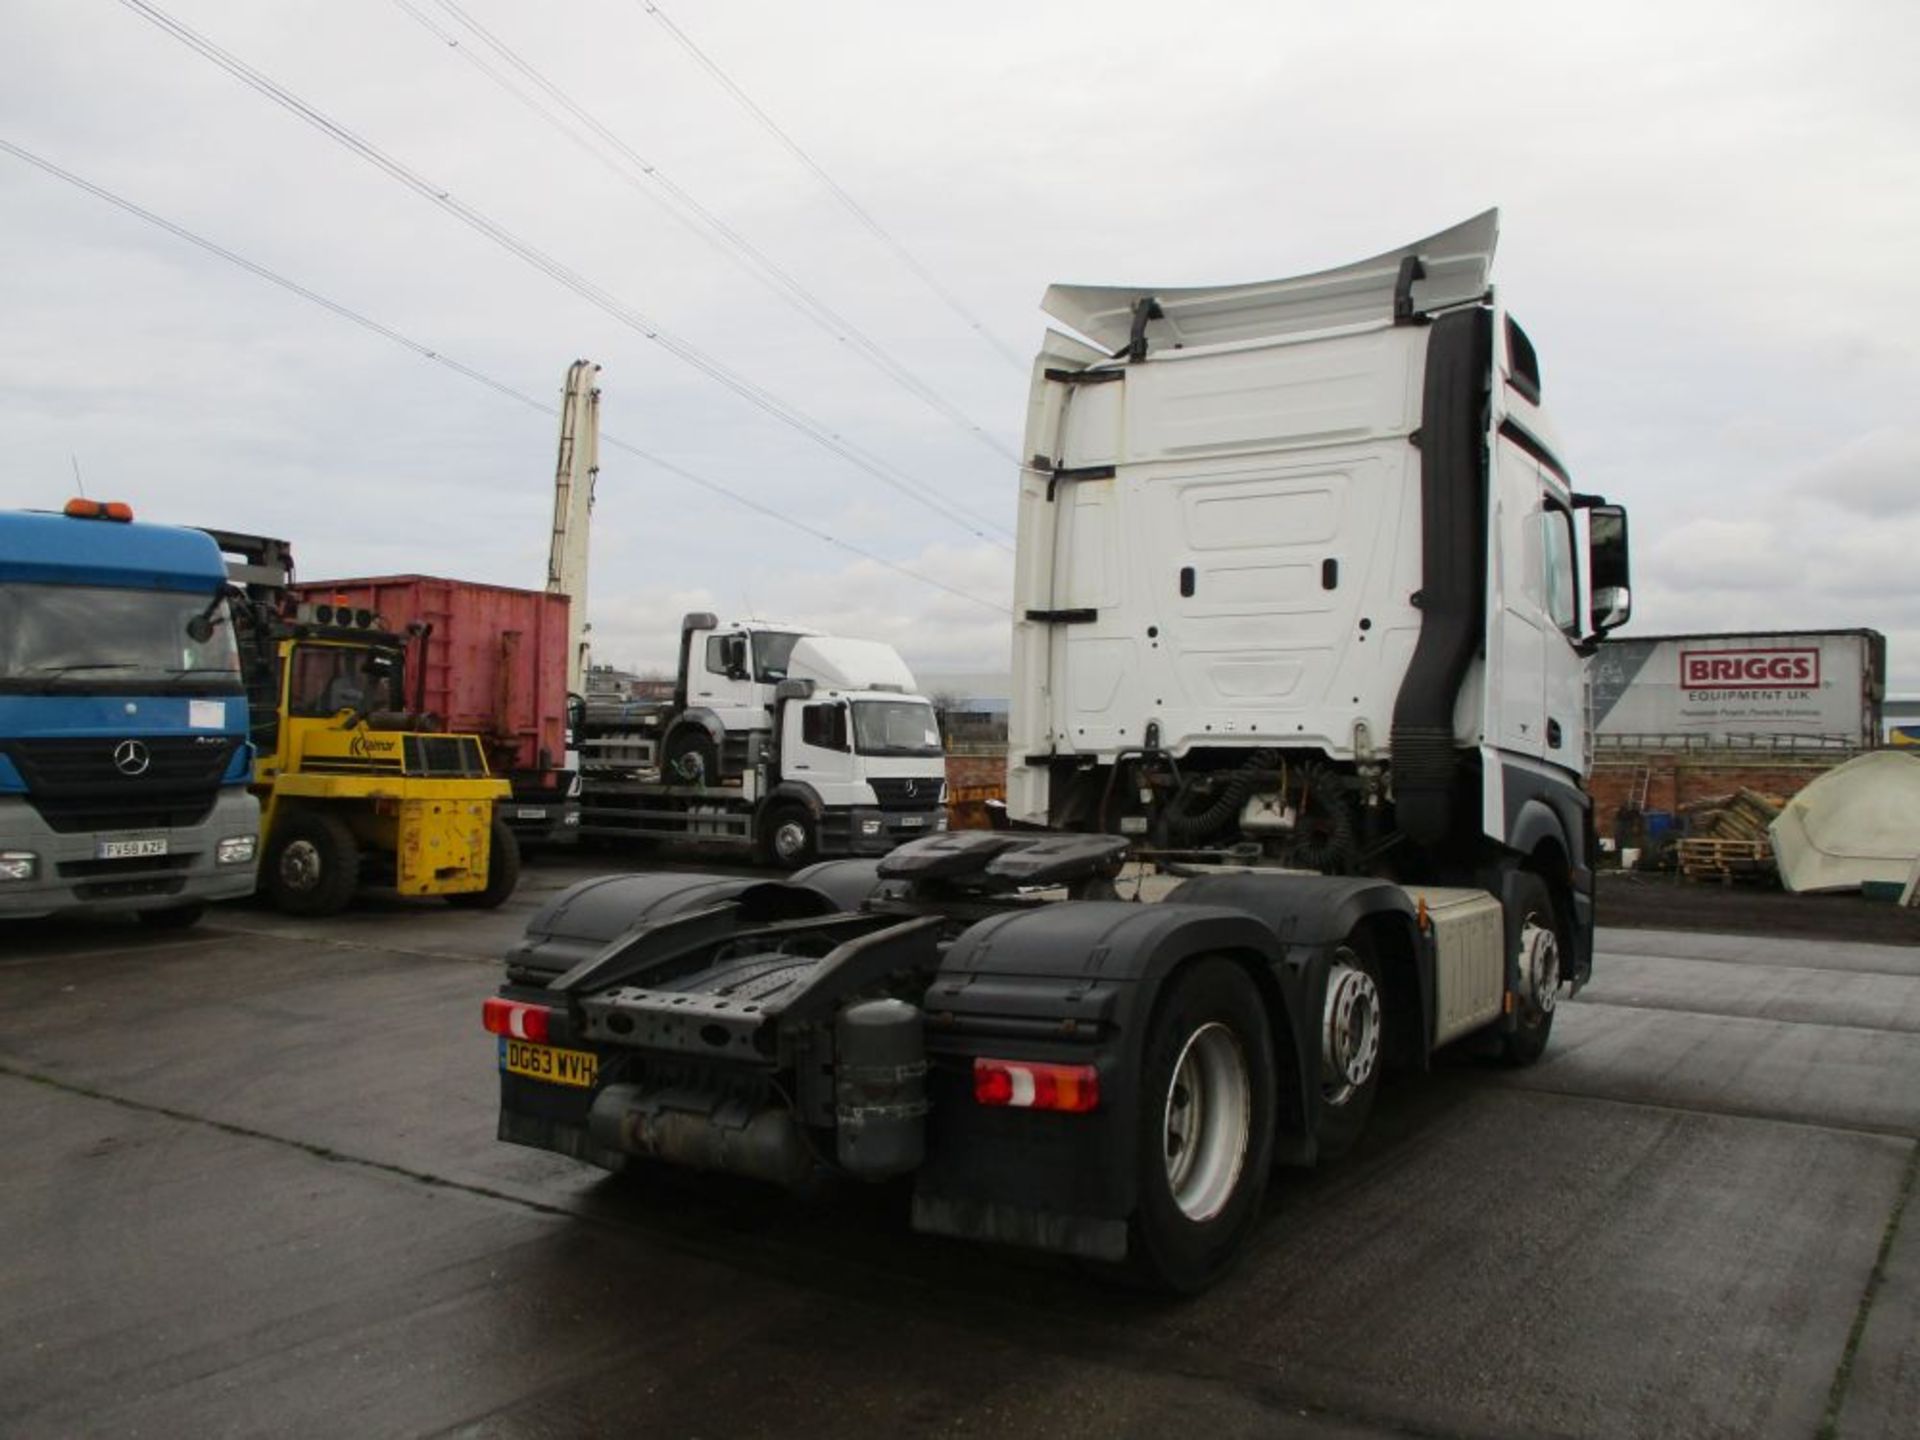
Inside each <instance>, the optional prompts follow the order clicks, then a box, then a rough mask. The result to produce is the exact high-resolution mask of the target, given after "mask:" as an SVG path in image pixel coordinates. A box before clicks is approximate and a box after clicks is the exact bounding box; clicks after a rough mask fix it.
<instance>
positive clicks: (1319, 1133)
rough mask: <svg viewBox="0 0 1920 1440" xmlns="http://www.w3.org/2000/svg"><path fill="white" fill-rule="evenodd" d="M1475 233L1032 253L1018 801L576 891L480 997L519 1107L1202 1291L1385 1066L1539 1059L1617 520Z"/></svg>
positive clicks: (1583, 890) (1623, 553)
mask: <svg viewBox="0 0 1920 1440" xmlns="http://www.w3.org/2000/svg"><path fill="white" fill-rule="evenodd" d="M1494 237H1495V216H1494V215H1493V214H1492V213H1488V214H1486V215H1482V216H1479V217H1477V218H1476V219H1474V220H1471V221H1468V222H1467V223H1465V224H1463V225H1460V226H1457V227H1455V228H1454V229H1452V230H1449V231H1446V232H1444V233H1442V234H1440V235H1436V236H1433V237H1432V238H1430V239H1427V240H1423V241H1420V242H1417V243H1416V244H1413V245H1409V246H1406V247H1404V248H1402V249H1399V250H1395V251H1391V252H1389V253H1387V254H1385V255H1382V256H1378V257H1376V258H1374V259H1372V260H1368V261H1363V262H1361V263H1359V264H1355V265H1349V266H1346V267H1344V268H1341V269H1337V270H1333V271H1328V272H1325V273H1322V274H1318V275H1310V276H1306V277H1304V278H1300V279H1294V280H1284V281H1275V282H1271V283H1266V284H1257V285H1237V286H1226V287H1218V288H1208V289H1198V290H1169V289H1152V288H1124V289H1088V288H1081V287H1071V288H1055V289H1054V290H1052V291H1050V292H1049V293H1048V297H1047V301H1046V305H1047V309H1048V310H1049V311H1050V312H1051V313H1052V314H1054V315H1055V316H1056V317H1058V318H1060V319H1062V320H1063V321H1065V322H1066V323H1068V324H1070V325H1072V326H1073V327H1074V328H1075V329H1076V330H1078V331H1079V332H1080V334H1081V335H1082V336H1084V337H1086V338H1085V340H1080V339H1074V338H1071V337H1068V336H1066V335H1062V334H1050V335H1049V336H1048V338H1047V341H1046V344H1045V346H1044V348H1043V350H1042V353H1041V356H1040V359H1039V361H1038V363H1037V365H1036V367H1035V371H1034V376H1033V386H1032V396H1031V400H1030V404H1029V410H1028V423H1027V446H1026V453H1027V454H1028V455H1029V456H1031V457H1032V458H1031V459H1030V461H1029V463H1028V466H1027V467H1026V470H1025V475H1024V478H1023V480H1022V489H1021V497H1020V518H1019V537H1018V556H1017V566H1016V581H1015V583H1016V587H1017V588H1016V597H1015V598H1016V616H1017V619H1016V622H1015V628H1014V658H1015V672H1014V686H1013V713H1012V735H1013V753H1012V755H1011V757H1010V771H1011V774H1010V779H1011V785H1010V792H1011V795H1010V799H1011V808H1012V810H1013V812H1014V816H1013V818H1014V819H1015V820H1016V821H1024V822H1025V823H1026V825H1028V826H1029V827H1031V828H1029V829H1026V830H1024V831H1023V830H1020V829H1009V830H1004V831H997V832H955V833H952V834H948V835H943V836H935V837H930V838H928V839H925V840H918V841H913V842H910V843H908V844H906V845H903V846H901V847H900V848H899V849H897V850H894V851H893V852H892V853H891V854H890V855H887V856H886V857H884V858H883V859H881V860H879V861H878V862H873V861H857V860H842V861H836V862H829V863H825V864H821V865H816V866H813V867H811V868H809V869H807V870H805V871H802V872H801V873H799V874H797V875H794V876H793V877H791V879H789V880H788V881H786V882H784V883H774V884H769V883H757V882H754V881H750V880H741V879H730V878H726V877H720V876H688V875H671V876H669V875H645V876H630V877H625V878H619V879H611V880H601V881H594V882H589V883H588V884H587V885H585V886H582V887H577V888H576V889H575V890H573V891H570V892H568V893H566V894H563V895H561V896H560V897H558V898H557V899H555V900H554V901H553V902H551V903H550V904H549V905H548V906H547V907H546V908H545V909H544V910H542V911H541V912H540V913H539V914H537V915H536V916H535V917H534V918H533V920H532V921H531V923H530V924H529V927H528V930H527V934H526V936H525V939H524V940H523V941H522V942H521V943H520V944H519V945H518V946H516V947H515V948H514V949H513V950H512V951H511V952H510V953H509V955H508V957H507V973H506V984H505V985H504V986H503V987H502V988H501V989H500V991H499V992H498V993H497V994H496V995H495V996H494V997H492V998H491V999H489V1000H488V1001H487V1004H486V1008H485V1019H486V1024H487V1027H488V1029H489V1030H490V1031H492V1033H494V1034H496V1035H498V1036H499V1037H500V1097H501V1108H500V1131H499V1133H500V1137H501V1138H502V1139H503V1140H508V1141H511V1142H514V1143H517V1144H522V1145H530V1146H535V1147H538V1148H542V1149H548V1150H554V1151H558V1152H560V1153H562V1154H567V1155H571V1156H574V1157H576V1158H578V1159H581V1160H584V1161H587V1162H590V1163H593V1164H596V1165H601V1166H605V1167H607V1168H611V1169H618V1168H622V1167H625V1166H627V1165H629V1164H630V1163H632V1162H633V1161H635V1160H636V1159H644V1160H651V1161H656V1162H668V1163H673V1164H679V1165H685V1166H693V1167H701V1168H708V1169H717V1170H724V1171H729V1172H732V1173H737V1174H744V1175H752V1176H758V1177H760V1178H763V1179H768V1180H775V1181H781V1182H786V1183H800V1182H803V1181H806V1180H808V1179H810V1178H812V1177H814V1176H816V1175H818V1173H819V1172H820V1171H822V1170H828V1171H837V1172H839V1173H841V1174H844V1175H847V1176H852V1177H855V1178H858V1179H865V1180H879V1179H885V1178H888V1177H895V1176H906V1175H910V1176H911V1177H912V1184H913V1189H914V1203H913V1223H914V1225H915V1226H916V1228H919V1229H922V1230H926V1231H931V1232H935V1233H940V1234H947V1235H959V1236H966V1237H970V1238H974V1239H979V1240H990V1241H997V1242H1002V1243H1011V1244H1019V1245H1026V1246H1031V1247H1036V1248H1039V1249H1044V1250H1051V1251H1056V1252H1062V1253H1066V1254H1070V1255H1074V1256H1078V1257H1081V1258H1083V1259H1085V1260H1089V1261H1093V1262H1097V1263H1099V1264H1103V1265H1110V1266H1118V1267H1124V1268H1125V1269H1126V1270H1127V1271H1129V1272H1130V1273H1131V1274H1132V1275H1134V1276H1136V1277H1137V1278H1139V1279H1141V1280H1144V1281H1146V1282H1148V1283H1151V1284H1154V1285H1158V1286H1164V1287H1167V1288H1170V1289H1174V1290H1195V1289H1198V1288H1201V1287H1203V1286H1205V1285H1207V1284H1209V1283H1211V1282H1212V1281H1213V1280H1214V1279H1215V1278H1217V1277H1218V1276H1219V1275H1220V1274H1221V1273H1222V1272H1223V1271H1224V1270H1225V1269H1226V1268H1227V1267H1228V1266H1229V1265H1230V1264H1231V1263H1232V1261H1233V1259H1234V1257H1235V1256H1236V1255H1237V1254H1238V1253H1239V1252H1240V1251H1241V1250H1242V1249H1243V1247H1244V1244H1245V1241H1246V1239H1247V1237H1248V1235H1249V1234H1250V1233H1251V1231H1252V1229H1253V1227H1254V1226H1255V1225H1256V1224H1257V1222H1258V1219H1259V1216H1260V1211H1261V1200H1262V1196H1263V1193H1264V1191H1265V1188H1266V1184H1267V1179H1268V1174H1269V1172H1270V1170H1271V1168H1272V1166H1273V1165H1274V1164H1275V1163H1276V1162H1282V1163H1291V1164H1311V1163H1313V1162H1314V1161H1316V1160H1317V1159H1321V1158H1325V1157H1328V1156H1331V1155H1336V1154H1338V1153H1340V1152H1341V1151H1343V1150H1346V1149H1347V1148H1348V1147H1350V1146H1351V1145H1353V1144H1354V1142H1355V1141H1356V1139H1357V1138H1358V1137H1359V1135H1360V1134H1361V1132H1362V1129H1363V1127H1364V1125H1365V1123H1366V1120H1367V1116H1368V1112H1369V1110H1370V1108H1371V1106H1372V1103H1373V1098H1374V1094H1375V1091H1376V1089H1377V1087H1378V1085H1379V1082H1380V1075H1381V1072H1382V1069H1383V1067H1385V1066H1387V1065H1397V1066H1402V1067H1405V1068H1408V1069H1412V1070H1419V1069H1422V1068H1424V1067H1425V1066H1426V1065H1427V1064H1428V1061H1429V1057H1430V1056H1431V1055H1432V1054H1433V1053H1434V1052H1435V1051H1436V1050H1437V1049H1439V1048H1440V1047H1442V1046H1445V1045H1449V1044H1452V1043H1455V1042H1465V1043H1469V1044H1473V1045H1476V1046H1478V1047H1480V1048H1481V1049H1483V1050H1485V1051H1486V1052H1488V1053H1489V1054H1492V1055H1504V1056H1505V1058H1506V1059H1507V1060H1508V1061H1510V1062H1512V1063H1516V1064H1525V1063H1529V1062H1531V1061H1534V1060H1536V1059H1538V1058H1539V1056H1540V1054H1541V1053H1542V1051H1543V1049H1544V1047H1545V1046H1546V1044H1547V1039H1548V1034H1549V1031H1550V1029H1551V1026H1552V1021H1553V1015H1554V1007H1555V1002H1556V1000H1557V998H1558V997H1559V996H1560V995H1561V994H1562V993H1564V992H1565V991H1566V990H1568V989H1569V988H1570V987H1573V986H1577V985H1578V984H1579V983H1581V981H1583V980H1584V979H1585V978H1586V976H1587V974H1588V973H1589V970H1590V968H1591V964H1592V941H1593V874H1592V869H1591V863H1592V848H1593V842H1592V828H1591V824H1590V811H1591V806H1590V802H1589V799H1588V796H1587V794H1586V792H1585V790H1584V788H1583V783H1582V766H1583V759H1584V756H1585V753H1586V748H1587V741H1588V737H1587V729H1586V720H1585V714H1584V710H1583V707H1582V704H1581V682H1582V670H1583V664H1584V659H1585V656H1586V654H1587V653H1588V652H1590V650H1591V649H1592V647H1593V646H1594V644H1595V643H1596V641H1597V640H1598V638H1599V636H1600V635H1601V634H1602V633H1604V632H1605V631H1608V630H1610V629H1612V628H1614V627H1615V626H1617V625H1619V624H1621V623H1623V622H1624V621H1625V619H1626V617H1627V611H1628V602H1629V598H1630V592H1629V580H1628V563H1627V532H1626V516H1625V514H1624V512H1623V511H1622V510H1620V509H1619V507H1617V506H1610V505H1607V504H1605V503H1604V502H1602V501H1600V500H1598V499H1597V498H1594V497H1591V496H1586V495H1581V494H1578V493H1576V492H1575V491H1574V490H1573V488H1572V483H1571V481H1570V479H1569V473H1570V472H1569V470H1568V467H1567V464H1566V461H1565V459H1564V457H1563V455H1562V453H1561V450H1560V446H1559V443H1558V441H1557V440H1556V439H1555V437H1554V434H1553V431H1552V428H1551V427H1550V426H1549V424H1548V422H1547V419H1546V415H1545V412H1544V410H1543V409H1542V406H1541V393H1542V392H1541V373H1540V367H1539V364H1538V362H1537V359H1536V357H1535V354H1534V350H1533V347H1532V346H1531V345H1530V344H1529V343H1528V342H1527V339H1526V337H1525V335H1524V334H1523V333H1522V332H1521V330H1520V329H1519V327H1518V326H1517V325H1516V324H1515V323H1514V322H1513V320H1512V318H1511V317H1510V316H1509V315H1508V314H1507V313H1506V311H1505V309H1504V308H1503V307H1502V306H1501V305H1499V304H1498V303H1497V302H1496V300H1495V299H1494V296H1493V292H1492V289H1491V287H1490V285H1489V283H1488V275H1489V270H1490V266H1491V261H1492V254H1493V245H1494ZM1088 342H1092V343H1088ZM1583 535H1584V544H1583V543H1581V540H1580V538H1579V537H1581V536H1583ZM1130 851H1131V852H1134V858H1133V859H1132V860H1131V861H1130V860H1129V852H1130ZM1143 859H1144V861H1145V862H1148V864H1143V863H1142V860H1143ZM1149 866H1150V867H1151V868H1149Z"/></svg>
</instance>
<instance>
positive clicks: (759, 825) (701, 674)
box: [574, 611, 946, 867]
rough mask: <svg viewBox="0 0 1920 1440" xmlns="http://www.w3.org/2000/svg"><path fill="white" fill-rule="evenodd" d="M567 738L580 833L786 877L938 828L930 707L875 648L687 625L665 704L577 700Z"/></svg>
mask: <svg viewBox="0 0 1920 1440" xmlns="http://www.w3.org/2000/svg"><path fill="white" fill-rule="evenodd" d="M574 730H575V742H574V743H575V748H576V749H577V750H578V752H579V756H580V775H581V833H582V834H585V835H593V836H602V837H625V838H632V839H651V840H685V841H701V842H720V843H731V844H734V845H739V846H748V847H751V848H753V849H755V850H756V851H758V853H759V854H760V855H761V857H762V858H763V859H765V860H767V861H769V862H770V863H774V864H779V865H784V866H788V867H792V866H796V865H804V864H807V863H809V862H811V861H813V860H815V859H817V858H822V857H833V856H849V855H883V854H885V853H886V852H887V851H888V850H891V849H892V848H893V847H894V846H895V845H898V844H900V843H901V842H902V841H903V840H910V839H917V838H919V837H921V836H923V835H927V834H930V833H933V832H936V831H939V830H944V829H945V828H946V809H945V798H946V749H945V747H944V746H943V745H942V743H941V739H940V727H939V723H938V720H937V718H936V716H935V715H934V710H933V706H932V704H931V703H929V702H928V701H927V699H926V698H925V697H924V696H922V695H919V694H917V693H916V692H915V690H914V680H913V672H912V671H911V670H909V669H908V668H907V664H906V662H905V661H904V660H902V659H901V658H900V656H899V654H898V653H897V652H896V651H895V650H894V649H893V648H892V647H891V646H889V645H883V644H880V643H879V642H877V641H872V640H856V639H851V638H848V637H845V636H838V635H823V634H820V633H818V632H817V631H812V630H808V629H805V628H804V627H801V626H796V625H784V624H779V623H776V622H772V621H764V620H746V621H738V622H734V623H730V624H722V623H720V622H719V621H718V620H717V619H716V618H715V617H714V616H713V615H712V614H709V613H707V612H704V611H701V612H696V613H694V614H690V615H688V616H687V617H686V618H685V619H684V620H683V621H682V622H681V628H680V658H679V664H678V667H677V670H676V674H675V680H674V694H673V698H672V700H671V701H636V700H622V699H605V698H594V697H588V698H587V699H586V700H585V702H584V703H583V704H581V705H578V706H576V707H575V723H574Z"/></svg>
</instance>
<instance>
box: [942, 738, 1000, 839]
mask: <svg viewBox="0 0 1920 1440" xmlns="http://www.w3.org/2000/svg"><path fill="white" fill-rule="evenodd" d="M947 795H948V797H949V803H948V806H947V811H948V814H949V815H950V816H951V819H950V821H949V823H950V824H952V825H953V826H954V827H955V828H956V829H961V830H983V829H985V828H986V826H987V807H986V801H987V799H988V798H992V799H995V800H1004V799H1006V798H1007V757H1006V755H1005V754H1004V753H1002V754H999V755H949V756H947Z"/></svg>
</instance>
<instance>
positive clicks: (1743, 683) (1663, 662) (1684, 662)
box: [1587, 630, 1887, 752]
mask: <svg viewBox="0 0 1920 1440" xmlns="http://www.w3.org/2000/svg"><path fill="white" fill-rule="evenodd" d="M1886 672H1887V641H1886V637H1885V636H1884V635H1882V634H1880V633H1879V632H1878V631H1877V630H1771V631H1762V632H1752V633H1747V634H1711V635H1636V636H1634V637H1632V638H1631V639H1624V638H1623V639H1619V640H1608V641H1606V642H1605V643H1604V644H1602V645H1601V647H1600V650H1599V653H1598V654H1596V655H1595V656H1594V658H1593V663H1592V666H1591V667H1590V669H1589V672H1588V679H1587V684H1588V695H1589V703H1590V704H1591V706H1592V712H1593V736H1594V748H1595V751H1596V752H1604V751H1606V750H1639V751H1664V750H1675V749H1680V750H1715V749H1735V748H1744V749H1762V750H1807V749H1816V750H1818V749H1830V750H1845V751H1849V752H1851V751H1855V750H1863V749H1870V748H1872V747H1873V746H1875V745H1877V744H1879V743H1880V740H1881V720H1880V714H1881V704H1882V701H1883V700H1884V698H1885V693H1886V690H1885V686H1886Z"/></svg>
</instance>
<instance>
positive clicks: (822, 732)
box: [800, 705, 847, 750]
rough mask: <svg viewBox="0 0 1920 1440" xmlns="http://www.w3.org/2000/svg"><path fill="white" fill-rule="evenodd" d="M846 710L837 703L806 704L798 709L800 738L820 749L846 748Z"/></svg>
mask: <svg viewBox="0 0 1920 1440" xmlns="http://www.w3.org/2000/svg"><path fill="white" fill-rule="evenodd" d="M846 713H847V712H846V711H845V710H843V709H841V708H840V707H839V706H838V705H807V706H803V707H802V708H801V711H800V739H801V740H802V742H804V743H805V744H808V745H812V746H815V747H817V748H818V749H821V750H844V749H846V748H847V735H846V719H845V716H846Z"/></svg>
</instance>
